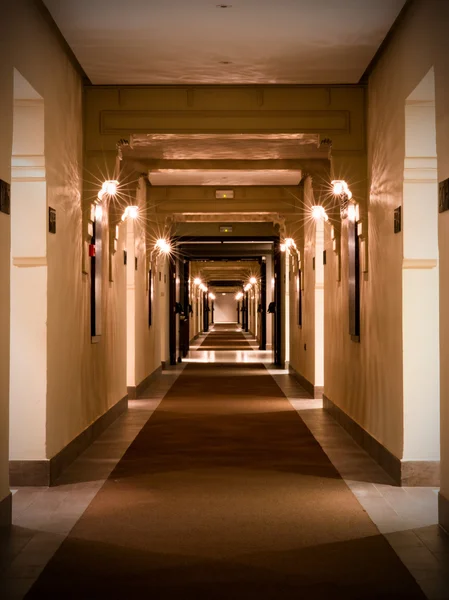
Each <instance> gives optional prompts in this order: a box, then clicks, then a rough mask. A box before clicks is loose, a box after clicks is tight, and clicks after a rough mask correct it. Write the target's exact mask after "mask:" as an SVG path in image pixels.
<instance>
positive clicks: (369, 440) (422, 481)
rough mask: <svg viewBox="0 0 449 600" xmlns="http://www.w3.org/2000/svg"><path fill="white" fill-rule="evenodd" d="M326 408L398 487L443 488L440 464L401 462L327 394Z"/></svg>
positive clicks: (412, 461)
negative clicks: (440, 486)
mask: <svg viewBox="0 0 449 600" xmlns="http://www.w3.org/2000/svg"><path fill="white" fill-rule="evenodd" d="M323 408H324V409H325V410H327V411H328V413H329V414H330V415H331V416H332V417H333V418H334V419H335V420H336V421H337V423H338V424H339V425H341V426H342V427H343V429H345V430H346V431H347V432H348V433H349V435H350V436H351V437H352V438H353V440H354V441H355V442H356V443H357V444H358V445H359V446H361V447H362V448H363V449H364V450H365V452H367V453H368V454H369V455H370V456H371V457H372V458H373V459H374V460H375V461H376V462H377V463H378V464H379V465H380V466H381V467H382V469H383V470H384V471H385V472H386V473H387V474H388V475H389V476H390V477H391V479H392V480H393V482H394V483H395V484H396V485H398V486H410V487H418V486H423V487H439V485H440V462H439V461H432V460H401V459H399V458H397V457H396V456H394V454H392V453H391V452H390V451H389V450H388V449H387V448H385V446H383V445H382V444H381V443H380V442H379V441H378V440H376V439H375V438H374V437H373V436H372V435H370V434H369V433H368V432H367V431H365V430H364V429H363V427H361V426H360V425H359V424H358V423H356V421H354V420H353V419H352V418H351V417H350V416H349V415H347V414H346V413H345V412H344V411H342V410H341V408H339V407H338V406H337V405H336V404H334V403H333V402H332V401H331V400H329V398H327V396H325V395H324V394H323Z"/></svg>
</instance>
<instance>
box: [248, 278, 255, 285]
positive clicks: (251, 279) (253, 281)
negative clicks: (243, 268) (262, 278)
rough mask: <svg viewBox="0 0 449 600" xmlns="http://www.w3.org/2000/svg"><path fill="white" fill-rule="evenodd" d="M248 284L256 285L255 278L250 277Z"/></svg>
mask: <svg viewBox="0 0 449 600" xmlns="http://www.w3.org/2000/svg"><path fill="white" fill-rule="evenodd" d="M249 282H250V284H251V285H256V283H257V279H256V277H250V279H249Z"/></svg>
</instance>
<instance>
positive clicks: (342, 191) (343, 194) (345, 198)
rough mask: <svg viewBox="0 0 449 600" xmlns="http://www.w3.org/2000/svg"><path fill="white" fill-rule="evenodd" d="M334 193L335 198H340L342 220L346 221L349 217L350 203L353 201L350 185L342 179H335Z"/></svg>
mask: <svg viewBox="0 0 449 600" xmlns="http://www.w3.org/2000/svg"><path fill="white" fill-rule="evenodd" d="M332 192H333V194H334V196H338V197H339V198H340V216H341V218H342V219H346V217H347V216H348V205H349V201H350V200H352V192H351V190H350V189H349V187H348V184H347V183H346V181H343V180H342V179H334V180H333V181H332Z"/></svg>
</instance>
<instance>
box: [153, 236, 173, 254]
mask: <svg viewBox="0 0 449 600" xmlns="http://www.w3.org/2000/svg"><path fill="white" fill-rule="evenodd" d="M154 247H155V248H156V249H157V250H159V252H160V253H161V254H170V252H171V244H170V242H169V241H168V240H166V239H165V238H160V239H158V240H157V242H156V244H155V245H154Z"/></svg>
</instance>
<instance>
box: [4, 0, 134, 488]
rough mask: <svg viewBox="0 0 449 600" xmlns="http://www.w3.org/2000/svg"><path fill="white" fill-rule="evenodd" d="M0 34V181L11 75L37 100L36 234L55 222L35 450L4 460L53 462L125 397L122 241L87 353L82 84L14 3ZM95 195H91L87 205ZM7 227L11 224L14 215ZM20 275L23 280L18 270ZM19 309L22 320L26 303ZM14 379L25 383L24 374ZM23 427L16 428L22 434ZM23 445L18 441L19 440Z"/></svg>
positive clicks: (45, 30) (29, 5)
mask: <svg viewBox="0 0 449 600" xmlns="http://www.w3.org/2000/svg"><path fill="white" fill-rule="evenodd" d="M2 24H3V34H2V36H1V40H0V55H1V57H2V60H1V62H0V72H1V76H2V85H1V86H0V107H1V110H0V130H1V131H2V143H1V144H0V177H1V178H2V179H4V180H6V181H11V153H12V128H13V72H14V68H15V69H17V70H18V71H19V72H20V73H21V74H22V75H23V77H24V78H25V79H26V80H27V81H28V82H29V83H30V84H31V85H32V86H33V88H34V89H35V90H36V91H37V92H38V93H39V95H41V96H42V98H43V100H44V107H45V165H46V180H47V190H46V194H47V200H46V206H45V207H44V209H45V210H44V215H41V216H42V223H41V228H42V227H44V231H45V232H46V231H47V218H46V212H47V206H51V207H53V208H55V209H56V212H57V233H56V235H50V234H48V233H45V237H46V243H45V244H44V255H45V254H46V263H47V266H46V269H47V277H48V289H47V298H46V302H47V313H48V318H47V327H46V337H47V349H46V352H45V349H42V351H43V354H44V355H45V353H46V355H47V381H46V409H45V411H44V412H45V414H44V417H45V418H44V419H43V423H44V424H45V425H46V430H45V431H40V435H41V436H42V439H43V440H44V443H43V444H42V445H41V447H40V448H39V449H35V450H34V451H33V452H32V455H28V454H27V455H25V453H24V451H25V449H24V448H20V447H16V448H15V456H14V458H32V459H45V458H51V457H52V456H54V455H55V454H56V453H57V452H58V451H59V450H61V449H62V448H63V447H64V446H65V445H66V444H67V443H69V442H70V441H71V440H72V439H73V438H74V437H75V436H76V435H78V434H79V433H80V432H81V431H83V430H84V429H85V428H86V427H87V426H88V425H89V424H91V423H92V422H93V421H94V420H95V419H96V418H98V417H99V416H100V415H101V414H103V413H104V412H105V411H106V410H107V409H108V408H109V407H111V406H112V405H113V404H115V403H116V402H117V401H118V400H120V399H121V398H122V397H123V396H125V394H126V373H125V364H126V354H125V349H126V343H125V340H126V325H125V324H126V321H125V319H124V310H125V294H126V287H125V270H124V266H123V261H120V260H118V257H119V256H120V255H121V256H123V248H124V244H125V238H124V236H123V235H122V234H121V236H120V239H119V241H118V244H119V252H118V253H117V255H116V257H115V258H114V259H113V260H112V275H113V276H112V277H111V279H113V281H109V279H110V278H109V257H108V255H107V253H105V256H104V282H103V291H104V293H103V309H104V317H105V319H104V332H103V336H102V338H101V340H100V342H99V343H98V344H91V339H90V283H89V276H88V275H87V274H83V273H82V268H81V267H82V240H83V234H82V202H81V194H82V187H83V177H84V178H85V179H86V180H88V181H87V184H86V187H90V188H93V187H94V184H93V181H94V174H92V173H88V172H87V171H84V172H83V164H82V147H83V131H82V120H83V119H82V109H83V106H82V98H83V89H82V81H81V78H80V76H79V75H78V73H77V71H76V70H75V68H74V67H73V66H72V63H71V61H70V60H69V58H68V56H67V55H66V53H65V51H64V50H63V49H62V47H61V46H60V44H59V42H58V40H57V37H56V36H55V34H54V32H53V31H52V30H51V29H50V27H49V26H48V24H47V22H46V21H45V20H44V19H43V18H42V16H41V14H40V12H39V10H38V9H37V8H36V4H35V3H34V2H32V1H31V0H17V1H16V2H14V3H7V4H6V5H5V6H2ZM95 194H96V192H95V191H92V190H91V194H90V196H91V197H92V198H93V197H94V196H95ZM13 209H14V198H12V210H13ZM11 219H14V213H13V214H12V215H11ZM104 221H105V225H106V227H105V231H104V244H105V246H108V231H107V221H108V214H107V211H105V212H104ZM10 225H11V222H10V218H9V217H7V216H5V215H3V214H1V215H0V290H1V291H0V328H1V335H0V357H1V361H0V423H1V427H2V430H1V432H0V440H1V442H0V499H1V498H2V497H3V496H4V495H6V493H7V491H8V476H7V473H8V465H7V463H8V428H9V427H8V423H9V418H8V403H9V401H8V388H9V382H8V372H9V365H8V358H9V340H8V337H9V294H10V292H9V280H10V261H9V255H10V252H9V248H10ZM44 231H42V233H44ZM45 246H46V250H45ZM21 270H22V271H25V269H24V268H22V269H21ZM34 271H35V272H37V271H38V268H35V269H34ZM34 271H33V272H34ZM22 300H25V299H23V298H22ZM26 300H27V301H28V302H29V303H30V307H29V312H30V314H32V302H33V298H32V297H29V298H28V299H26ZM122 317H123V318H122ZM23 378H24V379H25V380H26V378H27V372H26V370H24V372H23ZM29 392H30V393H32V390H29ZM15 401H17V398H14V397H12V398H11V403H14V402H15ZM34 425H35V424H34ZM43 426H44V425H43ZM26 427H27V424H26V422H24V423H23V433H25V434H26V431H25V430H26ZM30 427H31V425H30ZM23 437H24V439H25V438H26V435H24V436H23Z"/></svg>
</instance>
